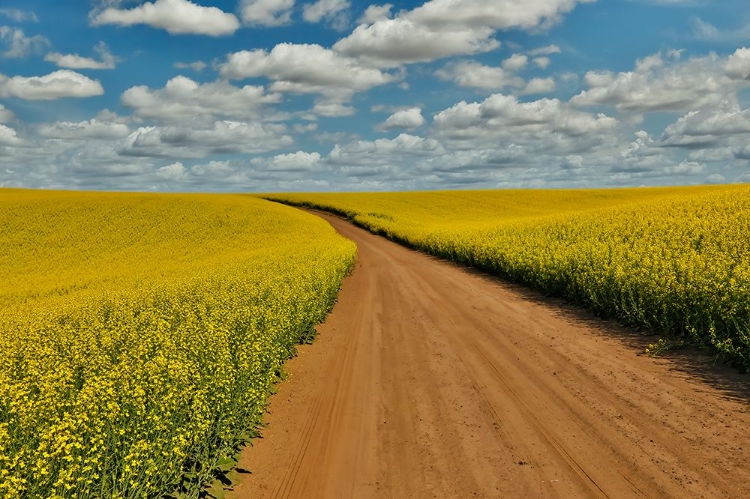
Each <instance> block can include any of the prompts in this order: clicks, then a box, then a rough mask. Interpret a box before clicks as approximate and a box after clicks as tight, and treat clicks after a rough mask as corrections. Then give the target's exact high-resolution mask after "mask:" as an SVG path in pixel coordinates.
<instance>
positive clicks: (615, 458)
mask: <svg viewBox="0 0 750 499" xmlns="http://www.w3.org/2000/svg"><path fill="white" fill-rule="evenodd" d="M321 216H323V217H324V218H326V219H327V220H328V221H329V222H330V223H331V224H332V225H333V226H334V227H335V228H336V229H337V230H338V231H339V232H340V233H341V234H342V235H344V236H346V237H348V238H350V239H352V240H354V241H355V242H356V243H357V245H358V246H359V262H358V264H357V266H356V268H355V271H354V272H353V274H352V275H351V276H350V277H349V278H347V279H346V281H345V283H344V287H343V289H342V292H341V295H340V298H339V303H338V304H337V305H336V307H335V309H334V311H333V313H332V314H331V315H330V316H329V318H328V320H327V321H326V323H325V324H323V325H322V326H321V327H320V328H319V332H320V335H319V338H318V340H317V341H316V344H315V345H313V346H311V347H305V348H302V349H301V350H300V355H299V356H298V357H297V358H295V359H293V360H292V361H290V363H289V364H288V369H289V371H290V372H291V374H292V376H291V379H290V380H288V381H285V382H284V383H282V384H281V385H280V392H279V394H277V395H276V396H274V397H273V399H272V402H271V409H270V410H271V412H270V414H269V416H268V418H267V420H268V423H269V425H268V427H267V428H265V429H264V432H263V434H264V438H263V439H260V440H257V441H256V442H255V443H254V445H253V446H252V447H249V448H248V449H246V451H245V452H244V453H243V456H242V458H241V461H240V466H241V467H242V468H246V469H250V470H252V471H253V474H252V475H249V476H248V475H246V477H245V478H244V479H243V482H242V483H240V484H238V485H237V486H235V490H234V491H232V492H229V493H228V497H230V498H232V497H234V498H254V499H255V498H266V497H268V498H363V499H369V498H394V499H395V498H398V499H401V498H464V497H481V498H491V497H534V498H536V497H544V498H546V497H550V498H573V497H576V498H577V497H593V498H603V497H611V498H620V497H623V498H625V497H628V498H629V497H675V498H687V497H706V498H713V497H716V498H720V497H721V498H725V497H730V498H731V497H738V498H739V497H748V496H750V466H748V463H750V438H748V436H747V435H748V433H747V428H750V411H749V410H748V407H749V404H748V400H750V386H749V385H750V380H748V379H747V377H746V376H744V377H743V376H741V375H739V374H736V373H733V372H731V371H727V370H725V369H723V368H715V369H714V371H715V374H716V375H717V376H719V377H722V378H723V379H726V380H729V381H730V382H731V383H733V390H734V391H733V392H732V393H729V392H726V391H722V390H719V389H718V388H716V387H715V386H714V385H712V384H709V383H707V382H705V381H702V380H701V378H700V377H699V376H691V375H690V374H689V373H686V372H683V371H680V370H678V369H676V368H675V367H676V364H675V362H673V361H670V360H667V359H652V358H648V357H645V356H641V355H639V353H638V352H639V348H637V347H636V346H634V345H633V344H632V342H633V338H634V336H633V335H632V334H630V333H628V332H626V331H624V330H622V329H619V328H617V327H616V326H613V325H611V324H610V323H607V322H603V321H598V320H594V319H592V318H590V317H589V316H587V315H586V314H584V313H580V312H577V311H576V310H574V309H572V308H570V307H561V306H560V305H559V304H558V303H556V302H554V301H551V300H543V299H540V298H539V297H535V296H534V295H533V294H530V293H528V292H525V291H523V290H519V289H518V288H515V287H513V286H508V285H505V284H502V283H500V282H498V281H496V280H494V279H493V278H491V277H487V276H484V275H481V274H479V273H476V272H473V271H471V270H467V269H463V268H459V267H457V266H455V265H452V264H450V263H447V262H442V261H439V260H436V259H433V258H430V257H428V256H425V255H423V254H420V253H417V252H414V251H411V250H408V249H406V248H403V247H401V246H398V245H396V244H394V243H392V242H390V241H387V240H386V239H384V238H381V237H378V236H374V235H372V234H369V233H368V232H366V231H364V230H362V229H359V228H356V227H354V226H352V225H351V224H349V223H348V222H346V221H343V220H341V219H339V218H336V217H333V216H330V215H325V214H321ZM640 341H642V343H645V342H646V341H645V340H643V339H641V340H640ZM641 348H642V347H641ZM732 395H733V396H732Z"/></svg>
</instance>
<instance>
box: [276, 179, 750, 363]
mask: <svg viewBox="0 0 750 499" xmlns="http://www.w3.org/2000/svg"><path fill="white" fill-rule="evenodd" d="M273 198H275V199H278V200H280V201H283V202H287V203H289V204H302V205H309V206H315V207H320V208H323V209H328V210H333V211H336V212H338V213H341V214H345V215H347V216H349V217H351V218H352V219H353V220H354V221H355V222H356V223H358V224H360V225H362V226H364V227H366V228H368V229H370V230H372V231H374V232H378V233H382V234H385V235H387V236H388V237H390V238H392V239H395V240H398V241H401V242H403V243H406V244H408V245H411V246H413V247H416V248H419V249H421V250H423V251H426V252H428V253H431V254H434V255H437V256H441V257H444V258H448V259H451V260H455V261H459V262H462V263H465V264H468V265H472V266H475V267H479V268H481V269H484V270H487V271H489V272H492V273H495V274H497V275H500V276H503V277H506V278H509V279H511V280H514V281H517V282H521V283H524V284H527V285H530V286H533V287H535V288H537V289H540V290H542V291H544V292H546V293H549V294H554V295H558V296H564V297H567V298H568V299H570V300H572V301H574V302H576V303H579V304H582V305H584V306H587V307H589V308H590V309H592V310H594V311H595V312H597V313H599V314H602V315H607V316H611V317H617V318H619V319H620V320H622V321H623V322H625V323H626V324H629V325H634V326H641V327H647V328H650V329H651V330H654V331H657V332H660V333H669V334H676V335H684V336H690V337H691V338H692V339H693V341H696V342H699V343H701V344H704V345H712V346H713V347H715V348H716V349H717V350H718V352H720V353H721V354H722V355H723V356H724V357H725V358H726V359H727V360H729V361H732V362H736V363H739V364H741V365H744V366H745V368H750V236H749V235H750V186H747V185H740V186H716V187H686V188H659V189H614V190H577V191H576V190H559V191H558V190H555V191H544V190H524V191H463V192H460V191H459V192H421V193H373V194H301V195H283V196H273Z"/></svg>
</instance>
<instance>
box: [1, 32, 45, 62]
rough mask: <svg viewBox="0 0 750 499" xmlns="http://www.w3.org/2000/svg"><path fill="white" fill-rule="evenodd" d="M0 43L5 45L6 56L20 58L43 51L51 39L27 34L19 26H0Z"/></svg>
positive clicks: (4, 55) (4, 52) (4, 53)
mask: <svg viewBox="0 0 750 499" xmlns="http://www.w3.org/2000/svg"><path fill="white" fill-rule="evenodd" d="M0 44H2V45H3V46H4V47H5V50H4V51H3V52H2V56H3V57H4V58H6V59H20V58H23V57H27V56H29V55H32V54H38V53H40V52H42V51H43V50H44V49H46V48H47V47H48V46H49V45H50V41H49V40H48V39H47V38H46V37H44V36H42V35H35V36H26V35H25V34H24V32H23V30H21V29H19V28H11V27H9V26H0Z"/></svg>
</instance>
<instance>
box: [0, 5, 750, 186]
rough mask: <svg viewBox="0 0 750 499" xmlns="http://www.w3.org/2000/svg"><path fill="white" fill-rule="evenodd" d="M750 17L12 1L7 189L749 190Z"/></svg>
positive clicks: (510, 8) (6, 59)
mask: <svg viewBox="0 0 750 499" xmlns="http://www.w3.org/2000/svg"><path fill="white" fill-rule="evenodd" d="M748 47H750V6H748V5H747V3H746V1H745V0H723V1H721V2H717V1H708V0H707V1H700V0H695V1H693V0H598V1H596V0H430V1H427V2H421V1H395V0H393V1H391V2H388V3H379V2H376V3H369V2H359V1H354V0H225V1H215V2H210V1H207V0H196V1H189V0H151V1H148V2H144V1H138V0H93V1H68V2H52V1H45V0H3V2H2V4H0V186H11V187H42V188H74V189H112V190H159V191H300V190H324V191H338V190H347V191H351V190H407V189H447V188H504V187H554V188H557V187H599V186H613V187H616V186H631V185H632V186H639V185H682V184H702V183H731V182H747V181H750V140H749V139H750V111H748V106H749V105H750V48H748Z"/></svg>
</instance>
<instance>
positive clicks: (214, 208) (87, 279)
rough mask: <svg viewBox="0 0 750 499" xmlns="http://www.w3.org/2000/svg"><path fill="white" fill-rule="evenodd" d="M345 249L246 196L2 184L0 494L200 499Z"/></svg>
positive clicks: (259, 408) (317, 305)
mask: <svg viewBox="0 0 750 499" xmlns="http://www.w3.org/2000/svg"><path fill="white" fill-rule="evenodd" d="M355 254H356V248H355V246H354V244H353V243H351V242H349V241H347V240H345V239H343V238H342V237H340V236H338V235H337V234H336V233H335V231H334V230H333V229H332V228H331V227H330V226H329V225H328V224H327V223H325V222H324V221H322V220H320V219H318V218H316V217H313V216H311V215H308V214H306V213H303V212H300V211H298V210H295V209H293V208H289V207H285V206H281V205H277V204H273V203H269V202H267V201H263V200H259V199H256V198H252V197H248V196H236V195H224V196H218V195H217V196H210V195H151V194H97V193H73V192H70V193H65V192H34V191H17V190H0V497H35V498H42V497H45V498H52V497H73V496H75V497H80V498H85V497H161V496H162V495H163V494H165V493H173V492H176V491H178V490H182V491H183V492H185V493H188V494H189V495H191V496H196V494H197V491H198V489H199V488H200V486H201V485H202V484H203V483H205V482H206V480H209V479H210V478H211V476H212V472H213V471H214V470H215V469H216V468H217V467H218V466H221V465H222V464H223V463H225V462H226V458H227V457H228V456H230V455H232V454H233V453H234V449H235V448H236V446H237V445H238V444H239V443H240V442H242V441H243V440H244V439H245V438H246V437H247V435H248V433H247V432H248V431H251V430H252V429H253V428H254V427H255V426H256V425H257V424H258V423H259V421H260V417H261V415H262V413H263V411H264V408H265V406H266V401H267V398H268V396H269V393H270V390H271V385H272V384H273V382H274V381H275V380H276V379H277V377H278V373H279V371H280V370H281V366H282V364H283V362H284V360H286V359H287V358H288V357H289V356H290V355H292V353H293V352H294V349H295V345H296V344H298V343H299V342H300V341H304V340H306V339H308V338H309V337H310V335H311V334H312V332H313V326H314V325H315V324H316V323H317V322H319V321H320V320H321V319H322V318H323V317H324V316H325V314H326V313H327V311H328V310H329V308H330V307H331V305H332V303H333V302H334V300H335V297H336V295H337V292H338V290H339V286H340V283H341V281H342V279H343V277H344V275H345V274H346V273H347V271H348V270H349V269H350V267H351V266H352V265H353V262H354V258H355Z"/></svg>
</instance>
